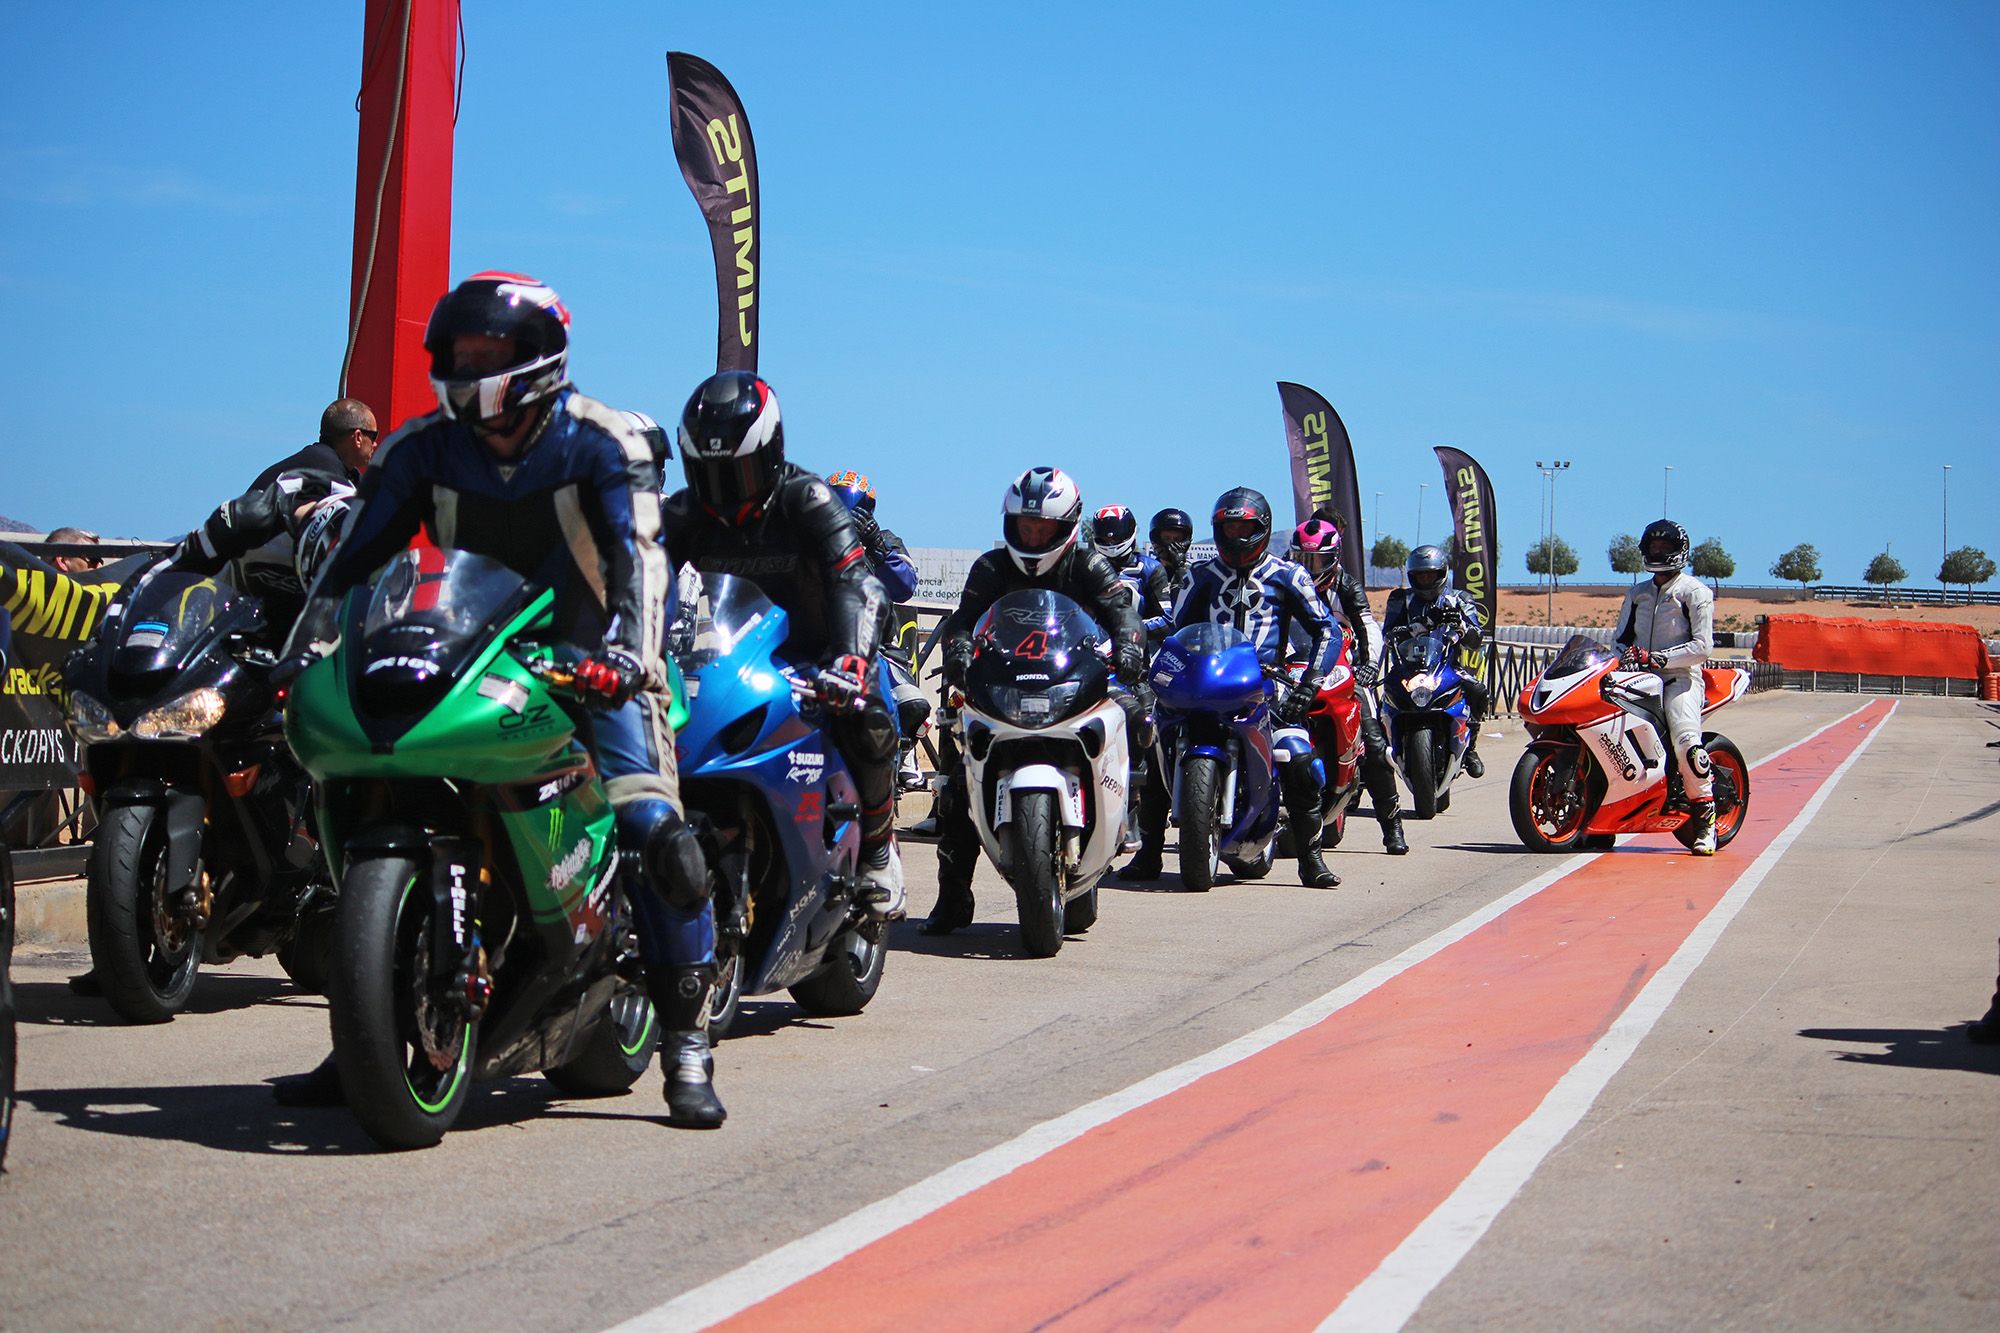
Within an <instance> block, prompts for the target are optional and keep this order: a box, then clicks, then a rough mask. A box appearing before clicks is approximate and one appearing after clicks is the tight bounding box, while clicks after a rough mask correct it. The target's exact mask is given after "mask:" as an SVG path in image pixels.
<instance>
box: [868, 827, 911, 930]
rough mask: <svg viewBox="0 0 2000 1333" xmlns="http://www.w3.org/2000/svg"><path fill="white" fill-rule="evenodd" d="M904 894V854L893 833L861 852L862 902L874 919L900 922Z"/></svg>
mask: <svg viewBox="0 0 2000 1333" xmlns="http://www.w3.org/2000/svg"><path fill="white" fill-rule="evenodd" d="M903 897H904V894H903V853H902V850H901V849H900V848H898V847H897V846H896V839H895V838H894V837H893V836H892V837H891V838H890V839H889V840H888V841H887V842H885V843H883V844H882V845H881V846H880V847H877V848H875V849H874V850H873V851H864V852H863V853H862V855H861V905H862V906H863V907H865V908H867V909H868V915H869V916H871V917H873V918H875V919H876V920H877V921H901V920H902V919H903V916H904V908H903Z"/></svg>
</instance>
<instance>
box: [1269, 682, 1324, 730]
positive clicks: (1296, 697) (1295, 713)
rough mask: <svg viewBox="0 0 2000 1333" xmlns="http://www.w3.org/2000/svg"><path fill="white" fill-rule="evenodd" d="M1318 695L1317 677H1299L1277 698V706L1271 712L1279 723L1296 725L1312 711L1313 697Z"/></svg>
mask: <svg viewBox="0 0 2000 1333" xmlns="http://www.w3.org/2000/svg"><path fill="white" fill-rule="evenodd" d="M1318 693H1319V677H1318V676H1315V675H1311V674H1307V675H1304V676H1301V677H1299V679H1298V680H1297V681H1296V682H1294V683H1293V684H1292V685H1290V686H1289V687H1287V688H1286V690H1285V692H1284V693H1283V694H1281V695H1279V696H1278V706H1277V707H1276V708H1274V709H1272V710H1271V711H1272V712H1274V713H1276V714H1277V715H1278V720H1279V721H1281V722H1292V723H1296V722H1299V721H1301V720H1303V719H1304V717H1305V715H1306V714H1307V713H1309V712H1311V711H1312V703H1313V696H1315V695H1317V694H1318Z"/></svg>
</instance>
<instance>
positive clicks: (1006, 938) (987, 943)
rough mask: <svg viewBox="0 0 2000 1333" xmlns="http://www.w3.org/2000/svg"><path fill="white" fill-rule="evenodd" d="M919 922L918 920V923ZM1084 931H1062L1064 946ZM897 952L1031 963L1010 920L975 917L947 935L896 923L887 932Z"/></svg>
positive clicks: (1084, 937)
mask: <svg viewBox="0 0 2000 1333" xmlns="http://www.w3.org/2000/svg"><path fill="white" fill-rule="evenodd" d="M918 924H921V923H918ZM1088 938H1089V937H1088V936H1086V935H1064V936H1063V941H1064V947H1065V948H1067V947H1069V946H1070V945H1074V944H1077V943H1079V942H1081V941H1084V940H1086V939H1088ZM889 943H890V946H891V947H892V948H894V949H895V950H896V951H897V952H898V953H917V954H923V955H925V956H926V957H929V958H978V959H985V960H990V961H992V962H999V963H1034V962H1040V961H1042V960H1040V959H1036V958H1030V957H1028V955H1027V954H1026V953H1025V952H1024V951H1023V950H1022V948H1021V928H1020V927H1019V926H1018V925H1016V924H1015V923H1014V922H1012V921H975V922H973V923H972V924H971V925H969V926H961V927H960V928H959V929H957V930H955V931H953V932H952V933H951V934H949V935H924V934H920V933H918V931H917V929H916V926H915V925H911V926H899V927H897V928H896V929H895V930H894V931H893V932H892V933H891V934H890V936H889Z"/></svg>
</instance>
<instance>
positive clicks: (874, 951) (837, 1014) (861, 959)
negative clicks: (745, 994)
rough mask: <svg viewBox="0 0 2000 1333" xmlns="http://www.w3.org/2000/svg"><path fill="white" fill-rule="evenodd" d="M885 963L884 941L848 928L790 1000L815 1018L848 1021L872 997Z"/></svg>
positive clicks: (859, 929) (886, 941)
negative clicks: (824, 962)
mask: <svg viewBox="0 0 2000 1333" xmlns="http://www.w3.org/2000/svg"><path fill="white" fill-rule="evenodd" d="M888 960H889V942H888V940H887V939H884V938H876V939H870V938H869V937H868V936H867V935H865V934H863V933H862V931H861V928H860V927H858V926H851V927H849V928H848V930H847V933H846V934H844V935H842V936H841V937H840V940H839V941H838V942H837V943H836V944H835V946H834V949H833V953H832V955H831V956H830V957H829V958H828V959H827V962H826V966H825V967H822V968H821V969H820V970H819V971H817V972H815V973H813V974H812V975H811V976H809V977H807V978H806V979H805V980H804V981H801V982H800V983H799V984H798V985H796V986H793V987H792V988H791V996H792V999H793V1000H794V1001H796V1002H797V1004H798V1006H799V1008H801V1009H803V1010H805V1011H806V1012H807V1013H809V1014H811V1015H813V1017H815V1018H851V1017H852V1016H854V1015H855V1014H858V1013H860V1012H861V1011H862V1010H863V1009H866V1008H867V1007H868V1002H869V1001H870V1000H872V999H874V998H875V992H876V991H877V990H878V989H880V988H881V985H882V968H883V966H884V965H885V964H886V963H887V962H888Z"/></svg>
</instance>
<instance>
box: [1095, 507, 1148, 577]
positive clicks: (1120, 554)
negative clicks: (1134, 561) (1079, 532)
mask: <svg viewBox="0 0 2000 1333" xmlns="http://www.w3.org/2000/svg"><path fill="white" fill-rule="evenodd" d="M1138 541H1139V520H1138V519H1137V518H1135V517H1134V516H1133V514H1132V511H1131V510H1129V509H1127V508H1126V507H1125V506H1124V505H1106V506H1104V508H1102V509H1100V510H1098V511H1097V517H1095V518H1093V519H1092V520H1091V521H1090V544H1091V545H1092V546H1095V547H1096V548H1097V549H1098V550H1100V551H1102V552H1103V553H1104V554H1105V555H1106V556H1108V557H1110V560H1111V563H1112V564H1114V565H1122V564H1124V563H1125V561H1126V558H1127V557H1128V556H1130V555H1131V554H1132V548H1133V547H1134V546H1136V545H1137V544H1138Z"/></svg>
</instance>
